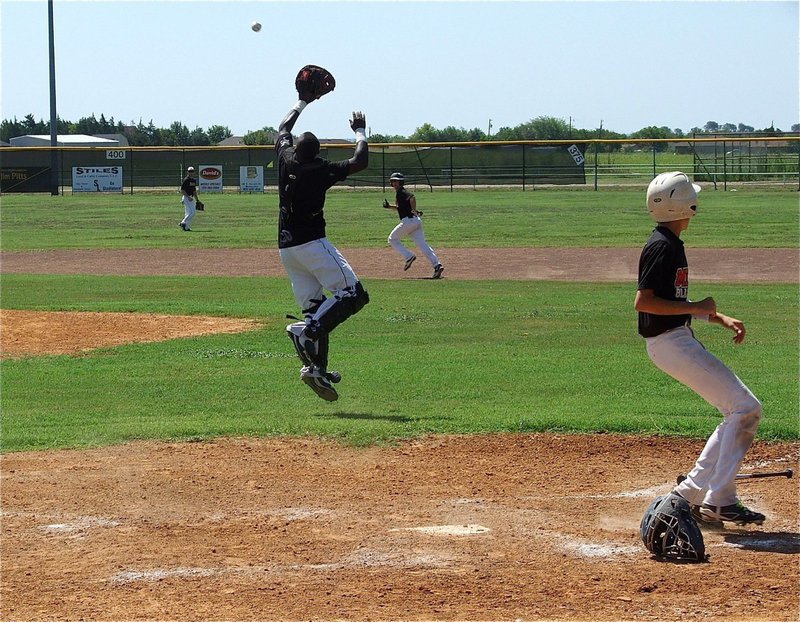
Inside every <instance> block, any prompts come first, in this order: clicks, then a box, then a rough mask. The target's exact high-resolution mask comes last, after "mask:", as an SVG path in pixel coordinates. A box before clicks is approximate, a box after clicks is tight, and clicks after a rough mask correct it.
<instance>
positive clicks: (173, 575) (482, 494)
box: [0, 434, 800, 621]
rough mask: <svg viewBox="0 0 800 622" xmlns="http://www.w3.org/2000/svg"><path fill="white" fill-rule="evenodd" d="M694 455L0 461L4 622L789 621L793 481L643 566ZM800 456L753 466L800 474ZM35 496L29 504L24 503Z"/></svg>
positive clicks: (252, 453)
mask: <svg viewBox="0 0 800 622" xmlns="http://www.w3.org/2000/svg"><path fill="white" fill-rule="evenodd" d="M702 445H703V441H702V440H687V439H675V438H661V437H647V438H644V437H625V436H616V435H610V434H597V435H579V436H558V435H546V434H530V435H516V434H514V435H512V434H508V435H478V436H434V437H427V438H423V439H419V440H414V441H407V442H403V443H399V444H398V445H396V446H392V447H370V448H354V447H344V446H341V445H338V444H336V443H333V442H327V441H322V440H318V439H307V438H303V439H219V440H214V441H208V442H202V443H199V442H194V443H156V442H136V443H130V444H127V445H123V446H117V447H110V448H103V449H92V450H86V451H74V450H73V451H52V452H24V453H14V454H8V455H6V456H4V459H3V508H2V512H3V514H2V538H3V553H4V555H3V583H2V587H0V589H1V590H2V593H1V594H0V595H1V596H2V599H0V603H1V604H0V607H1V610H0V619H7V620H17V619H19V620H22V619H24V620H34V619H35V620H72V619H81V618H83V619H103V620H120V621H121V620H126V621H127V620H181V621H183V620H209V619H215V620H221V619H224V620H298V621H299V620H358V621H367V620H369V621H375V620H443V621H444V620H599V621H610V620H656V619H681V620H712V619H714V620H719V619H724V620H726V621H733V620H742V621H744V620H748V621H752V620H756V621H758V620H796V619H797V614H798V610H797V598H796V586H797V584H798V579H800V576H799V574H800V573H799V571H798V564H797V561H798V557H797V555H798V554H800V539H799V537H798V525H797V507H798V490H797V486H796V482H795V480H787V479H785V478H777V479H772V480H757V481H756V480H754V481H752V482H748V483H740V485H739V492H740V495H741V496H742V498H743V499H744V501H745V502H746V503H748V504H749V505H752V506H753V507H754V508H756V509H758V510H759V511H761V512H763V513H765V514H766V515H767V521H766V523H765V524H764V525H763V526H762V527H760V528H756V527H747V528H744V527H726V528H725V529H724V530H721V531H705V532H704V539H705V543H706V548H707V551H708V552H709V553H710V556H711V557H710V561H709V562H708V563H702V564H678V563H671V562H665V561H663V560H658V559H654V558H652V557H651V556H650V554H649V553H648V552H647V550H646V549H645V548H644V547H643V545H642V543H641V540H640V536H639V522H640V520H641V517H642V515H643V513H644V510H645V509H646V508H647V506H648V505H649V503H650V501H652V499H653V498H654V497H655V496H658V495H660V494H664V493H666V492H668V491H669V490H670V489H671V487H672V485H673V483H674V481H675V476H676V474H678V473H682V472H685V471H686V470H687V468H688V467H690V466H691V464H692V463H693V461H694V459H695V458H696V456H697V454H698V453H699V451H700V449H701V448H702ZM799 449H800V444H798V443H760V442H757V443H756V444H755V445H754V446H753V448H752V449H751V451H750V452H749V453H748V458H747V461H746V464H745V465H744V467H743V468H749V467H748V465H756V464H757V465H761V466H762V467H765V468H795V469H796V467H797V464H796V462H797V456H798V450H799ZM32 491H36V492H35V494H33V492H32Z"/></svg>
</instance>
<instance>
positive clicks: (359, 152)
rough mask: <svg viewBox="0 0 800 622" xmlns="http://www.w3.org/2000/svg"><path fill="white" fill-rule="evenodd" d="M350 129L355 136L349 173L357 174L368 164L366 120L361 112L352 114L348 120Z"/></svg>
mask: <svg viewBox="0 0 800 622" xmlns="http://www.w3.org/2000/svg"><path fill="white" fill-rule="evenodd" d="M350 129H351V130H353V132H355V134H356V150H355V153H354V154H353V157H352V158H350V160H349V164H350V170H349V173H350V174H352V173H358V171H363V170H364V169H365V168H367V165H368V164H369V147H368V146H367V118H366V117H365V116H364V113H363V112H354V113H353V118H352V119H351V120H350Z"/></svg>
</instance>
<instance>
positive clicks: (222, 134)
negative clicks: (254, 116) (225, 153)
mask: <svg viewBox="0 0 800 622" xmlns="http://www.w3.org/2000/svg"><path fill="white" fill-rule="evenodd" d="M207 134H208V140H210V141H211V144H212V145H217V144H219V143H221V142H222V141H223V140H225V139H226V138H230V137H231V136H233V132H231V128H229V127H228V126H227V125H212V126H211V127H210V128H208V132H207Z"/></svg>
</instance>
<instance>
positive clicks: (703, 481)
mask: <svg viewBox="0 0 800 622" xmlns="http://www.w3.org/2000/svg"><path fill="white" fill-rule="evenodd" d="M698 192H700V186H697V185H695V184H693V183H691V182H690V181H689V178H688V177H687V176H686V175H685V174H684V173H681V172H670V173H662V174H660V175H658V176H657V177H656V178H655V179H653V181H652V182H650V185H649V187H648V188H647V207H648V210H649V212H650V215H651V217H652V218H653V219H654V220H655V221H656V223H658V224H657V225H656V228H655V230H654V231H653V233H652V235H651V236H650V239H649V240H648V241H647V244H645V246H644V249H643V250H642V253H641V257H640V258H639V284H638V291H637V292H636V300H635V303H634V307H635V309H636V311H638V312H639V334H640V335H641V336H642V337H644V338H645V342H646V345H647V354H648V355H649V356H650V359H651V360H652V361H653V363H654V364H655V365H656V367H658V368H659V369H661V370H662V371H664V372H665V373H667V374H669V375H670V376H672V377H673V378H675V379H676V380H678V381H679V382H682V383H683V384H685V385H686V386H687V387H689V388H690V389H692V390H693V391H695V392H696V393H697V394H698V395H700V396H701V397H702V398H703V399H705V400H706V401H707V402H708V403H709V404H711V405H712V406H715V407H716V408H717V409H718V410H719V411H720V412H721V413H722V417H723V419H722V423H720V424H719V425H718V426H717V428H716V429H715V430H714V432H713V433H712V434H711V436H710V437H709V439H708V441H707V442H706V445H705V447H704V448H703V451H702V452H701V454H700V457H699V458H698V459H697V462H696V463H695V465H694V468H693V469H692V470H691V471H690V472H689V474H688V475H687V476H686V479H685V480H684V481H683V482H681V483H680V484H678V486H676V487H675V489H674V492H675V493H676V494H678V495H680V496H681V497H683V498H684V499H686V501H688V502H689V504H690V507H691V511H692V515H693V516H694V517H695V518H696V519H697V520H698V521H700V523H701V524H703V523H706V524H717V525H719V524H721V522H722V521H729V522H733V523H737V524H747V523H755V524H759V525H760V524H761V523H763V522H764V518H765V517H764V515H763V514H760V513H758V512H754V511H752V510H750V509H749V508H747V507H745V506H744V505H743V504H742V503H741V501H739V499H738V498H737V496H736V473H737V472H738V471H739V467H740V466H741V464H742V461H743V460H744V456H745V454H746V453H747V450H748V449H749V448H750V445H751V444H752V442H753V438H754V437H755V434H756V429H757V428H758V423H759V421H760V420H761V403H760V402H759V401H758V399H756V397H755V396H754V395H753V393H752V392H751V391H750V389H748V388H747V386H745V384H744V383H743V382H742V381H741V380H739V378H738V377H737V376H736V374H734V373H733V372H732V371H731V370H730V369H728V368H727V367H726V366H725V364H724V363H723V362H722V361H720V360H719V359H718V358H716V357H715V356H714V355H713V354H711V353H710V352H709V351H708V350H706V349H705V347H703V344H702V343H700V341H698V339H697V338H696V337H695V334H694V331H693V330H692V328H691V322H692V319H693V318H694V319H703V320H707V321H709V322H711V323H712V324H719V325H720V326H722V327H724V328H727V329H729V330H731V331H733V333H734V336H733V341H734V342H735V343H737V344H739V343H742V342H743V341H744V337H745V328H744V324H743V323H742V322H741V321H739V320H737V319H735V318H732V317H729V316H727V315H724V314H723V313H721V312H720V311H718V310H717V304H716V302H715V300H714V299H713V298H704V299H703V300H700V301H698V302H692V301H690V300H689V297H688V296H689V266H688V262H687V260H686V253H685V251H684V247H683V242H682V241H681V239H680V236H681V233H682V232H683V231H685V230H686V229H687V228H688V227H689V222H690V220H691V219H692V218H693V217H694V216H695V214H696V213H697V193H698Z"/></svg>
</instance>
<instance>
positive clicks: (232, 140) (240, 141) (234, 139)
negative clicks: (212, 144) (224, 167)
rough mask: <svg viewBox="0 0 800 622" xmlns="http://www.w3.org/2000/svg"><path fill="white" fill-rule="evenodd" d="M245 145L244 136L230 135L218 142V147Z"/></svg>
mask: <svg viewBox="0 0 800 622" xmlns="http://www.w3.org/2000/svg"><path fill="white" fill-rule="evenodd" d="M243 145H244V136H228V138H226V139H225V140H221V141H219V142H218V143H217V146H218V147H241V146H243Z"/></svg>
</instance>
